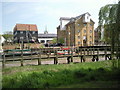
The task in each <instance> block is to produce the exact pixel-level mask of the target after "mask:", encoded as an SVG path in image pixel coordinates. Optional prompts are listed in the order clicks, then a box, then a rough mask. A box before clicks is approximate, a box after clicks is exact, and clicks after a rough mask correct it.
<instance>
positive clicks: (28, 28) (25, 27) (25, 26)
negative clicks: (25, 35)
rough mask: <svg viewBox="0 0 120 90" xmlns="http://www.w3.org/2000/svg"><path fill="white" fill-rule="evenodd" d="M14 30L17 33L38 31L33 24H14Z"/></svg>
mask: <svg viewBox="0 0 120 90" xmlns="http://www.w3.org/2000/svg"><path fill="white" fill-rule="evenodd" d="M14 30H18V31H38V29H37V25H35V24H16V25H15V27H14Z"/></svg>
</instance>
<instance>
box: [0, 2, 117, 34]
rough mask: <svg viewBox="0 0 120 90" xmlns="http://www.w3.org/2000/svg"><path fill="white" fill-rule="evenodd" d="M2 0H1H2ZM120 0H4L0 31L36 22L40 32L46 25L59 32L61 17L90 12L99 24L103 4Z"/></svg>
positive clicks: (0, 4)
mask: <svg viewBox="0 0 120 90" xmlns="http://www.w3.org/2000/svg"><path fill="white" fill-rule="evenodd" d="M0 1H1V0H0ZM117 1H118V0H3V1H1V3H0V13H2V14H0V20H1V19H2V20H1V22H0V33H4V32H6V31H13V28H14V26H15V24H16V23H21V24H36V25H37V27H38V30H39V33H43V32H44V30H45V27H46V26H47V30H48V32H49V33H57V30H56V27H57V26H58V25H59V24H60V22H59V18H60V17H76V16H78V15H80V14H83V13H86V12H89V13H90V14H91V18H92V20H93V21H94V22H95V28H96V27H97V25H98V13H99V10H100V8H101V7H102V6H104V5H106V4H112V3H117Z"/></svg>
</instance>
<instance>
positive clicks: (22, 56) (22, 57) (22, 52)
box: [21, 41, 23, 66]
mask: <svg viewBox="0 0 120 90" xmlns="http://www.w3.org/2000/svg"><path fill="white" fill-rule="evenodd" d="M21 47H22V50H21V57H22V58H21V66H23V41H22V45H21Z"/></svg>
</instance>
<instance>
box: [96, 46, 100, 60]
mask: <svg viewBox="0 0 120 90" xmlns="http://www.w3.org/2000/svg"><path fill="white" fill-rule="evenodd" d="M98 60H99V48H98V49H97V58H96V61H98Z"/></svg>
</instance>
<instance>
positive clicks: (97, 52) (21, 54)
mask: <svg viewBox="0 0 120 90" xmlns="http://www.w3.org/2000/svg"><path fill="white" fill-rule="evenodd" d="M59 51H61V49H60V48H41V49H29V50H6V51H4V52H3V54H2V55H1V56H2V60H1V61H2V67H3V68H4V67H5V64H6V62H8V61H20V63H21V66H23V65H24V61H25V60H38V65H41V62H42V60H44V59H53V60H54V64H58V59H60V58H65V57H66V58H67V63H68V64H69V63H70V62H73V61H74V57H79V60H80V62H85V61H86V60H85V58H86V57H87V56H90V57H92V58H91V61H99V60H100V58H99V57H100V56H103V57H104V59H105V60H111V59H112V56H111V48H110V47H102V48H94V47H90V48H87V47H82V48H70V49H69V50H66V52H68V54H66V53H65V54H61V55H60V54H58V52H59Z"/></svg>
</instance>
